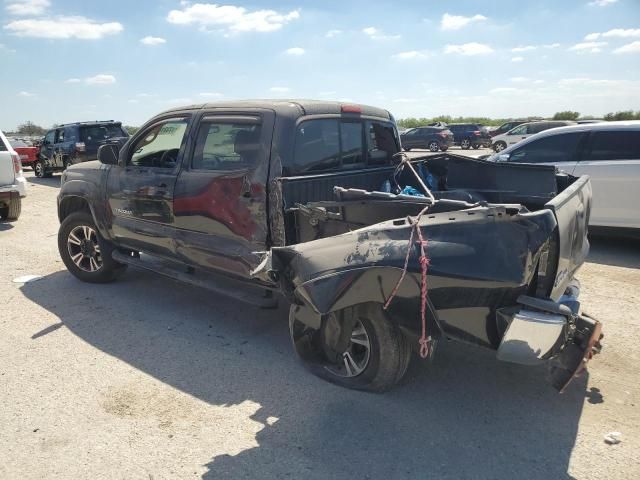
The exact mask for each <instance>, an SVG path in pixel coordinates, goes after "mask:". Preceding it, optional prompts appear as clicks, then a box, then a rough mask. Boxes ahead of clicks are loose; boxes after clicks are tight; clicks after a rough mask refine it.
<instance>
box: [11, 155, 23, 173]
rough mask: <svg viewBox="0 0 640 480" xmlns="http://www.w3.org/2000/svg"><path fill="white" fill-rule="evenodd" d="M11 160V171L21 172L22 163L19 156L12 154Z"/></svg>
mask: <svg viewBox="0 0 640 480" xmlns="http://www.w3.org/2000/svg"><path fill="white" fill-rule="evenodd" d="M11 160H13V170H14V171H15V172H16V173H20V172H22V161H20V155H18V154H17V153H12V154H11Z"/></svg>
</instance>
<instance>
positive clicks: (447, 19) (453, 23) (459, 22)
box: [440, 13, 487, 30]
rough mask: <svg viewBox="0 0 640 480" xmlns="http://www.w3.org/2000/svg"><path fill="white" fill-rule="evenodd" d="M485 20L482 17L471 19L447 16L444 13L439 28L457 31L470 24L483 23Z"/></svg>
mask: <svg viewBox="0 0 640 480" xmlns="http://www.w3.org/2000/svg"><path fill="white" fill-rule="evenodd" d="M485 20H487V17H485V16H484V15H474V16H472V17H464V16H462V15H449V14H448V13H445V14H444V15H442V19H441V20H440V28H441V29H442V30H459V29H461V28H462V27H466V26H467V25H469V24H471V23H476V22H483V21H485Z"/></svg>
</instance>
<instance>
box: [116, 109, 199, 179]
mask: <svg viewBox="0 0 640 480" xmlns="http://www.w3.org/2000/svg"><path fill="white" fill-rule="evenodd" d="M188 123H189V120H188V119H186V118H172V119H169V120H162V121H161V122H158V123H156V124H154V125H153V126H152V127H150V128H148V129H147V130H146V131H145V132H144V133H143V135H142V136H141V137H140V138H138V139H137V140H136V142H135V143H134V144H133V145H132V146H131V149H130V150H129V158H128V161H127V165H131V166H134V167H152V168H175V167H176V166H177V164H178V153H179V152H180V148H181V147H182V142H183V140H184V134H185V132H186V130H187V125H188Z"/></svg>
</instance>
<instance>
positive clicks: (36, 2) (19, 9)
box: [6, 0, 51, 16]
mask: <svg viewBox="0 0 640 480" xmlns="http://www.w3.org/2000/svg"><path fill="white" fill-rule="evenodd" d="M50 6H51V2H50V1H49V0H14V1H13V2H11V3H9V4H8V5H7V7H6V8H7V13H8V14H9V15H20V16H23V15H42V14H43V13H44V12H45V11H46V10H47V8H49V7H50Z"/></svg>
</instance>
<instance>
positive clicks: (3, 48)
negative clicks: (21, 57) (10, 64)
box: [0, 43, 16, 53]
mask: <svg viewBox="0 0 640 480" xmlns="http://www.w3.org/2000/svg"><path fill="white" fill-rule="evenodd" d="M0 52H7V53H16V51H15V50H14V49H13V48H9V47H7V46H6V45H5V44H4V43H0Z"/></svg>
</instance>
